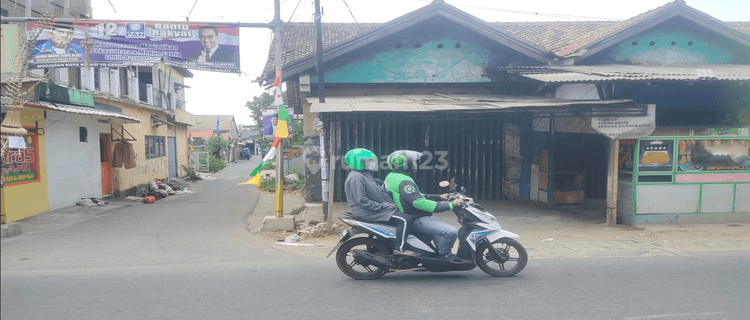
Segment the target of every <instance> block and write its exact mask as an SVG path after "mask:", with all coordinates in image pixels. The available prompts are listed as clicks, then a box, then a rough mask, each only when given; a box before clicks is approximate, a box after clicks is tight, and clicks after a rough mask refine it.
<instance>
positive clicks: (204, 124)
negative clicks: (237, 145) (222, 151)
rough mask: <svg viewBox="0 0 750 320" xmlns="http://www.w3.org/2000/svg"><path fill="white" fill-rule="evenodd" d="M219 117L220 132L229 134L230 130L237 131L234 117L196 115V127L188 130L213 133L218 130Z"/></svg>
mask: <svg viewBox="0 0 750 320" xmlns="http://www.w3.org/2000/svg"><path fill="white" fill-rule="evenodd" d="M217 117H218V118H219V131H221V132H227V131H229V130H230V128H235V130H237V127H236V125H235V123H234V116H220V115H195V125H194V126H192V127H190V128H188V131H206V130H210V131H213V130H214V129H215V128H216V118H217Z"/></svg>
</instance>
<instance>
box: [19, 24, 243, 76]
mask: <svg viewBox="0 0 750 320" xmlns="http://www.w3.org/2000/svg"><path fill="white" fill-rule="evenodd" d="M26 28H27V32H28V33H29V34H31V33H32V32H33V31H35V30H39V29H43V30H42V31H41V34H40V36H39V38H38V40H37V42H36V43H35V44H34V45H35V48H34V50H33V52H32V54H31V59H30V60H29V68H68V67H83V66H85V60H86V58H87V57H88V60H89V62H90V63H89V66H91V67H122V66H132V65H143V66H152V65H154V64H156V63H158V62H159V61H161V60H162V58H163V59H164V62H165V63H166V64H168V65H172V66H177V67H183V68H189V69H196V70H204V71H218V72H233V73H239V72H240V62H239V56H240V52H239V51H240V50H239V47H240V46H239V35H240V32H239V26H238V25H236V24H211V25H208V24H205V23H194V22H143V21H101V20H76V21H57V20H53V21H52V22H51V23H50V24H49V25H48V26H47V28H44V25H43V24H42V23H41V22H29V23H27V26H26Z"/></svg>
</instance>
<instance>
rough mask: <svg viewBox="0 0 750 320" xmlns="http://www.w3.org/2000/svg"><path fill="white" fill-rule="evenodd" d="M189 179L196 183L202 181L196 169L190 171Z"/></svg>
mask: <svg viewBox="0 0 750 320" xmlns="http://www.w3.org/2000/svg"><path fill="white" fill-rule="evenodd" d="M188 179H190V180H193V181H195V180H200V179H201V177H200V176H199V175H198V172H195V169H193V168H190V169H188Z"/></svg>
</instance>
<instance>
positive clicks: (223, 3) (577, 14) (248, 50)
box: [73, 0, 750, 124]
mask: <svg viewBox="0 0 750 320" xmlns="http://www.w3.org/2000/svg"><path fill="white" fill-rule="evenodd" d="M73 1H75V0H73ZM430 2H431V1H430V0H377V1H376V0H320V3H321V7H322V11H323V18H322V21H323V23H334V22H345V23H354V22H355V19H356V22H359V23H367V22H380V23H382V22H388V21H390V20H393V19H395V18H397V17H399V16H402V15H404V14H407V13H409V12H411V11H414V10H416V9H419V8H421V7H423V6H426V5H427V4H429V3H430ZM446 2H447V3H449V4H451V5H453V6H456V7H458V8H459V9H461V10H463V11H465V12H467V13H469V14H472V15H474V16H476V17H478V18H480V19H482V20H484V21H488V22H502V21H507V22H519V21H581V20H625V19H628V18H631V17H633V16H635V15H638V14H640V13H643V12H646V11H648V10H651V9H654V8H656V7H659V6H661V5H664V4H665V3H667V2H670V1H668V0H629V1H606V0H569V1H560V0H525V1H496V0H446ZM273 3H274V1H273V0H197V1H195V0H92V1H91V6H92V7H93V17H92V18H93V19H96V20H107V19H110V20H151V21H185V19H186V17H188V16H189V19H190V21H192V22H246V23H258V22H270V21H271V20H273V15H274V12H273ZM686 3H687V4H688V5H689V6H691V7H693V8H695V9H698V10H700V11H703V12H704V13H706V14H708V15H711V16H713V17H715V18H717V19H719V20H723V21H748V20H750V1H748V0H686ZM193 5H194V7H193ZM347 5H348V7H347ZM191 10H192V11H191ZM314 11H315V10H314V6H313V0H281V13H280V15H281V19H282V20H283V21H285V22H287V21H293V22H313V13H314ZM519 11H520V12H523V13H519ZM272 34H273V33H272V32H271V30H270V29H265V28H242V29H241V30H240V65H241V69H242V74H240V75H237V74H222V73H216V72H205V71H195V70H191V71H192V72H193V74H194V77H193V78H189V79H186V80H185V84H186V85H188V86H190V87H191V88H189V89H186V90H187V93H186V100H187V104H186V105H187V107H186V110H187V111H188V112H190V113H193V114H196V115H234V117H235V121H236V122H237V124H252V122H253V121H252V118H251V117H250V110H249V109H247V108H246V107H245V102H246V101H250V100H252V99H253V97H254V96H258V95H260V94H262V93H263V88H261V87H260V86H259V85H258V84H257V83H255V82H253V81H254V80H255V79H256V78H257V77H258V76H259V75H260V74H261V72H262V71H263V66H264V65H265V63H266V60H267V57H268V49H269V45H270V42H271V38H272ZM282 72H283V70H282Z"/></svg>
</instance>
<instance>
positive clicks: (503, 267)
mask: <svg viewBox="0 0 750 320" xmlns="http://www.w3.org/2000/svg"><path fill="white" fill-rule="evenodd" d="M439 185H440V186H441V187H444V188H445V187H448V186H450V187H451V189H450V190H451V191H450V193H449V196H448V201H453V200H454V199H462V200H463V201H464V203H465V204H464V205H463V206H456V207H454V208H453V213H455V214H456V217H457V218H458V222H459V223H460V224H461V228H460V229H459V230H458V239H459V244H458V252H457V253H456V255H457V256H458V257H459V258H461V259H463V262H462V263H455V262H450V261H447V260H445V259H444V258H443V257H441V256H440V255H439V254H438V250H437V249H436V248H435V246H434V245H433V244H432V235H429V234H423V233H419V232H414V231H412V233H411V234H410V235H409V236H408V237H407V241H406V246H405V247H406V248H407V249H410V250H412V251H413V252H415V253H416V255H411V256H401V255H394V254H393V248H394V243H395V239H396V236H395V235H396V228H395V227H394V226H391V225H387V224H382V223H373V222H366V221H360V220H357V219H354V218H353V217H351V214H350V213H348V212H346V213H344V217H340V218H339V219H340V220H341V221H342V222H343V223H344V224H345V225H346V226H348V228H347V229H345V230H343V231H342V232H341V235H340V236H339V242H338V244H336V246H334V247H333V249H331V251H330V252H329V253H328V255H327V256H326V258H327V257H330V256H331V254H333V253H334V252H336V264H337V265H338V267H339V269H340V270H341V271H342V272H343V273H344V274H346V275H347V276H350V277H352V278H354V279H358V280H372V279H377V278H380V277H382V276H384V275H385V274H386V273H389V272H405V271H429V272H446V271H469V270H472V269H474V268H475V267H477V266H478V267H479V269H481V270H482V271H484V272H486V273H488V274H490V275H492V276H495V277H510V276H513V275H515V274H517V273H519V272H521V270H523V268H524V267H526V263H527V262H528V255H527V253H526V249H525V248H524V247H523V245H521V243H520V242H518V241H517V240H515V239H517V238H519V236H518V235H517V234H515V233H512V232H509V231H507V230H503V229H502V227H500V224H499V223H498V222H497V218H495V216H493V215H492V214H490V213H489V212H487V210H485V209H484V208H483V207H482V206H480V205H478V204H476V203H474V200H473V199H472V198H470V197H468V196H466V195H465V193H466V189H465V188H464V187H461V188H460V190H457V185H456V184H455V178H453V179H451V181H450V182H448V181H442V182H440V184H439ZM359 235H363V236H359Z"/></svg>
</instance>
